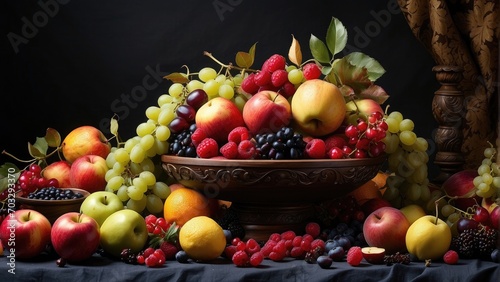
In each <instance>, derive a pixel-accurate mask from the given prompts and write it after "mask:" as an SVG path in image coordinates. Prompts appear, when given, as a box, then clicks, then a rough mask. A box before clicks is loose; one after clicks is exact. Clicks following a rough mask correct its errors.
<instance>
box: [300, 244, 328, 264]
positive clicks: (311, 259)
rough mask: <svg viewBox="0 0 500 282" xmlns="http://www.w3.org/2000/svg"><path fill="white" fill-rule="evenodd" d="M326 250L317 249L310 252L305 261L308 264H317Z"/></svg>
mask: <svg viewBox="0 0 500 282" xmlns="http://www.w3.org/2000/svg"><path fill="white" fill-rule="evenodd" d="M323 253H324V250H323V249H322V248H321V247H316V248H314V249H312V250H310V251H308V252H307V253H306V255H305V257H304V260H305V261H306V262H307V263H316V261H317V260H318V258H319V257H320V256H321V255H323Z"/></svg>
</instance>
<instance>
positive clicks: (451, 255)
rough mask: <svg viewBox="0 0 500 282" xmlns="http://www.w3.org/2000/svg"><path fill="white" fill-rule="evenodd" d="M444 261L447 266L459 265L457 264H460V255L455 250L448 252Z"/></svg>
mask: <svg viewBox="0 0 500 282" xmlns="http://www.w3.org/2000/svg"><path fill="white" fill-rule="evenodd" d="M443 260H444V262H445V263H447V264H457V262H458V253H457V252H455V251H454V250H449V251H447V252H446V253H445V254H444V256H443Z"/></svg>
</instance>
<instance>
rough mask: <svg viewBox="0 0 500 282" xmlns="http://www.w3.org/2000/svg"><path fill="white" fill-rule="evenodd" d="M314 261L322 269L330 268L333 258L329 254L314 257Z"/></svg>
mask: <svg viewBox="0 0 500 282" xmlns="http://www.w3.org/2000/svg"><path fill="white" fill-rule="evenodd" d="M316 263H317V264H318V265H319V266H320V267H321V268H323V269H327V268H330V266H332V263H333V260H332V259H331V258H330V257H329V256H324V255H323V256H319V257H318V258H317V259H316Z"/></svg>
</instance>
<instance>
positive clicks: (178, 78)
mask: <svg viewBox="0 0 500 282" xmlns="http://www.w3.org/2000/svg"><path fill="white" fill-rule="evenodd" d="M163 79H168V80H170V81H172V82H173V83H176V82H178V83H187V82H189V78H188V75H187V74H185V73H180V72H173V73H171V74H168V75H165V76H164V77H163Z"/></svg>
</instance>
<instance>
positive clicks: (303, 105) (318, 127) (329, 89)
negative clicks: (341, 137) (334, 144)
mask: <svg viewBox="0 0 500 282" xmlns="http://www.w3.org/2000/svg"><path fill="white" fill-rule="evenodd" d="M291 108H292V117H293V122H294V126H295V127H297V129H298V130H300V131H302V132H303V133H305V134H306V135H310V136H313V137H321V136H325V135H327V134H330V133H332V132H334V131H335V130H337V129H338V128H339V127H340V125H342V122H343V121H344V117H345V114H346V105H345V100H344V96H343V95H342V93H341V92H340V90H339V89H338V87H337V86H336V85H334V84H332V83H330V82H327V81H324V80H320V79H311V80H307V81H306V82H304V83H302V84H301V85H300V86H299V87H298V88H297V90H296V91H295V94H293V96H292V101H291Z"/></svg>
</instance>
